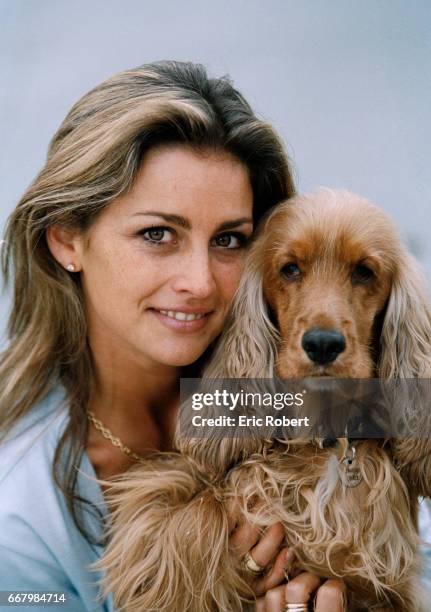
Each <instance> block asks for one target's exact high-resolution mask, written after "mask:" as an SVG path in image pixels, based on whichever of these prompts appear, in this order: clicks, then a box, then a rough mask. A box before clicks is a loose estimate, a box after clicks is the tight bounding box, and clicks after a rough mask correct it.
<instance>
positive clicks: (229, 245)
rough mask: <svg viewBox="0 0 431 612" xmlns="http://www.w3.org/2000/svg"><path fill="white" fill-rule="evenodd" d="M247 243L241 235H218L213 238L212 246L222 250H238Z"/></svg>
mask: <svg viewBox="0 0 431 612" xmlns="http://www.w3.org/2000/svg"><path fill="white" fill-rule="evenodd" d="M246 242H247V238H246V237H245V236H243V235H242V234H220V235H219V236H216V237H215V238H214V245H215V246H217V247H222V248H224V249H240V248H241V247H243V246H244V245H245V244H246Z"/></svg>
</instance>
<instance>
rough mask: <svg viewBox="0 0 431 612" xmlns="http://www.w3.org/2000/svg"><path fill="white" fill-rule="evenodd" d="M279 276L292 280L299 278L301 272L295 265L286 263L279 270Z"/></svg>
mask: <svg viewBox="0 0 431 612" xmlns="http://www.w3.org/2000/svg"><path fill="white" fill-rule="evenodd" d="M281 274H282V275H283V276H284V278H288V279H289V280H292V279H296V278H299V277H300V276H301V270H300V269H299V266H298V265H297V264H295V263H288V264H286V265H285V266H283V267H282V268H281Z"/></svg>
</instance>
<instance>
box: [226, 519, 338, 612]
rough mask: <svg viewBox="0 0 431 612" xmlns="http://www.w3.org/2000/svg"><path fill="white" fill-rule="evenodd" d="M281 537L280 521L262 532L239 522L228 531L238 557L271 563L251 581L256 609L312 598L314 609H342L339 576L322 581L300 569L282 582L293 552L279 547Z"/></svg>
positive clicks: (276, 609)
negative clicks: (255, 597) (248, 556)
mask: <svg viewBox="0 0 431 612" xmlns="http://www.w3.org/2000/svg"><path fill="white" fill-rule="evenodd" d="M284 538H285V534H284V529H283V527H282V525H281V523H275V524H274V525H272V526H271V527H269V528H268V529H267V530H266V531H265V533H264V534H263V535H261V530H260V528H259V527H257V526H254V525H251V524H250V523H243V524H241V525H240V526H238V527H236V528H235V530H234V531H233V532H232V534H231V538H230V542H231V546H232V550H233V552H234V554H235V555H237V556H238V557H239V558H240V559H244V557H245V556H246V555H247V553H248V554H249V555H250V556H251V558H252V560H253V561H254V563H256V564H257V565H258V566H260V567H262V568H266V567H267V566H268V565H269V564H271V565H272V567H271V569H270V571H269V572H264V573H262V575H261V576H256V577H255V578H254V579H252V581H251V586H252V588H253V590H254V592H255V594H256V596H257V603H256V612H284V610H287V608H286V606H287V604H289V603H290V604H295V603H297V604H301V603H302V604H306V603H308V602H310V601H311V602H312V601H313V599H314V598H315V601H314V610H315V611H316V612H344V611H345V610H346V606H345V592H346V589H345V585H344V583H343V582H341V581H339V580H326V581H325V580H324V579H322V578H319V577H318V576H316V575H314V574H311V573H309V572H302V573H300V574H299V575H297V576H295V577H294V578H292V579H290V580H289V581H288V582H287V584H286V570H288V569H289V566H290V565H291V564H292V563H293V561H294V555H293V554H292V553H291V552H289V549H288V548H286V547H283V543H284ZM310 609H313V608H310Z"/></svg>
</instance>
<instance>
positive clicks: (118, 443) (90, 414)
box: [87, 410, 145, 463]
mask: <svg viewBox="0 0 431 612" xmlns="http://www.w3.org/2000/svg"><path fill="white" fill-rule="evenodd" d="M87 417H88V420H89V421H91V422H92V423H93V425H94V427H95V428H96V429H97V430H98V431H100V433H101V434H102V436H103V437H104V438H106V440H109V441H110V442H111V444H113V445H114V446H116V447H117V448H119V449H120V450H121V451H122V452H123V453H124V454H125V455H127V456H128V457H130V458H131V459H135V461H139V462H140V463H142V462H143V461H145V457H143V456H142V455H138V454H137V453H134V452H133V451H132V450H131V449H130V448H129V447H128V446H126V445H125V444H123V442H122V441H121V440H120V438H117V436H114V434H113V433H112V432H111V431H110V430H109V429H108V428H107V427H105V425H104V424H103V423H102V421H100V420H99V419H97V418H96V416H95V414H94V412H92V411H91V410H88V411H87Z"/></svg>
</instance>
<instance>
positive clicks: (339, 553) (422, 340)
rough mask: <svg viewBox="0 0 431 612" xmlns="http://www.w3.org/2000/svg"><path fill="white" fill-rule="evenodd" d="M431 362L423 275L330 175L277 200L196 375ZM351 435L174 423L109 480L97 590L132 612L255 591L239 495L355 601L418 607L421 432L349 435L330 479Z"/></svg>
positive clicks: (419, 374)
mask: <svg viewBox="0 0 431 612" xmlns="http://www.w3.org/2000/svg"><path fill="white" fill-rule="evenodd" d="M430 375H431V314H430V306H429V304H428V302H427V299H426V296H425V292H424V281H423V279H422V276H421V275H420V272H419V270H418V266H417V264H416V262H415V260H414V259H413V258H412V257H411V255H410V254H409V253H408V252H407V251H406V249H405V248H404V247H403V245H402V244H401V242H400V239H399V237H398V235H397V232H396V231H395V229H394V227H393V225H392V224H391V222H390V220H389V219H388V218H387V216H386V215H385V214H384V213H383V212H382V211H381V210H380V209H378V208H377V207H375V206H374V205H372V204H370V203H369V202H367V201H366V200H364V199H363V198H361V197H359V196H356V195H353V194H351V193H348V192H343V191H332V190H329V189H328V190H326V189H325V190H323V189H322V190H320V191H318V192H316V193H314V194H312V195H309V196H297V197H294V198H293V199H291V200H289V201H288V202H285V203H283V204H281V205H279V206H277V207H276V208H275V209H274V210H273V211H272V213H271V214H270V216H269V217H268V218H267V219H266V220H265V221H264V222H263V224H262V225H261V227H260V228H259V230H258V233H257V236H256V239H255V240H254V242H253V244H252V246H251V247H250V251H249V254H248V259H247V263H246V269H245V273H244V276H243V278H242V281H241V285H240V287H239V290H238V292H237V295H236V299H235V303H234V306H233V309H232V314H231V318H230V321H229V323H228V325H227V329H226V331H225V332H224V333H223V335H222V337H221V339H220V341H219V343H218V346H217V349H216V352H215V354H214V356H213V358H212V361H211V363H210V365H209V366H208V368H207V370H206V372H205V376H206V377H207V378H271V377H274V376H279V377H281V378H288V379H292V378H295V379H296V378H301V379H302V378H309V377H321V376H330V377H334V378H355V379H364V378H373V377H378V378H384V379H408V378H424V379H426V378H430ZM348 446H349V442H348V440H347V439H345V438H339V439H338V440H336V441H335V443H334V444H331V445H329V446H325V445H324V444H318V443H316V441H315V440H312V439H308V440H304V439H302V440H298V439H296V440H295V439H292V440H290V439H284V440H280V439H278V440H262V439H253V438H250V439H239V438H223V439H220V438H215V439H211V438H210V439H198V438H194V439H189V438H185V437H182V436H181V435H180V432H178V433H177V437H176V448H177V449H178V454H175V453H173V454H169V455H162V454H160V455H158V456H154V457H150V458H149V459H148V461H147V463H145V464H143V465H140V466H139V467H138V468H136V469H134V470H132V471H130V472H129V473H128V474H126V475H124V476H123V477H122V478H121V479H119V480H118V482H117V483H116V484H115V485H114V486H113V488H112V492H111V495H112V503H113V506H112V507H113V513H112V526H111V539H110V544H109V545H108V548H107V552H106V555H105V557H104V559H103V562H102V565H103V567H104V568H106V570H107V577H106V586H107V590H108V591H109V590H112V591H113V592H114V598H115V601H116V603H117V605H118V606H122V608H121V609H124V610H127V611H129V612H131V611H143V610H146V611H148V610H157V611H161V610H166V611H169V612H185V611H186V610H187V611H192V612H205V611H208V612H210V611H215V610H217V611H221V610H223V611H226V612H236V611H239V610H243V609H244V608H245V607H246V605H247V604H246V602H247V601H250V599H252V593H251V590H250V587H249V585H248V582H247V576H246V575H245V574H244V571H243V567H242V565H241V563H240V562H239V561H237V560H236V558H235V556H234V555H232V554H231V551H230V550H229V529H230V528H231V525H229V523H228V513H227V507H228V504H230V503H231V502H232V499H233V498H234V499H235V500H236V501H237V503H238V504H239V505H240V507H241V512H242V513H243V515H244V516H245V518H246V519H247V520H250V521H253V522H255V523H257V524H259V525H261V526H262V528H265V527H266V526H268V525H270V524H272V523H273V522H275V521H281V522H282V524H283V526H284V528H285V531H286V543H287V545H288V546H289V547H290V548H293V549H294V551H295V554H296V557H297V559H298V560H299V563H300V566H301V568H302V569H304V570H307V571H311V572H314V573H316V574H318V575H320V576H323V577H327V578H334V577H336V578H340V577H341V578H342V579H344V581H345V582H346V584H347V587H348V592H349V608H348V609H349V610H355V611H357V610H358V611H359V610H371V609H372V610H390V609H395V610H398V611H402V612H416V611H417V610H420V609H421V604H420V603H419V595H418V592H419V591H418V588H417V575H418V572H419V567H418V559H417V546H418V541H419V540H418V535H417V510H418V496H422V495H423V496H429V495H431V454H430V451H431V443H430V441H429V440H428V439H426V437H423V438H418V439H414V438H408V439H406V438H403V439H385V440H381V439H364V440H357V441H356V443H355V452H356V458H355V461H356V462H357V468H358V470H359V473H360V482H359V484H358V485H357V486H352V487H348V486H347V487H346V486H345V484H344V483H343V481H342V480H340V479H339V478H336V477H335V478H334V477H333V475H334V473H335V474H336V472H334V469H336V466H337V465H338V464H339V462H340V461H341V460H342V458H343V456H344V454H345V452H346V449H347V448H348ZM334 466H335V467H334ZM256 499H260V500H263V501H262V504H261V505H259V510H258V511H257V512H256V510H255V509H254V510H253V511H252V510H250V507H251V505H252V504H253V503H254V501H255V500H256Z"/></svg>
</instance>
